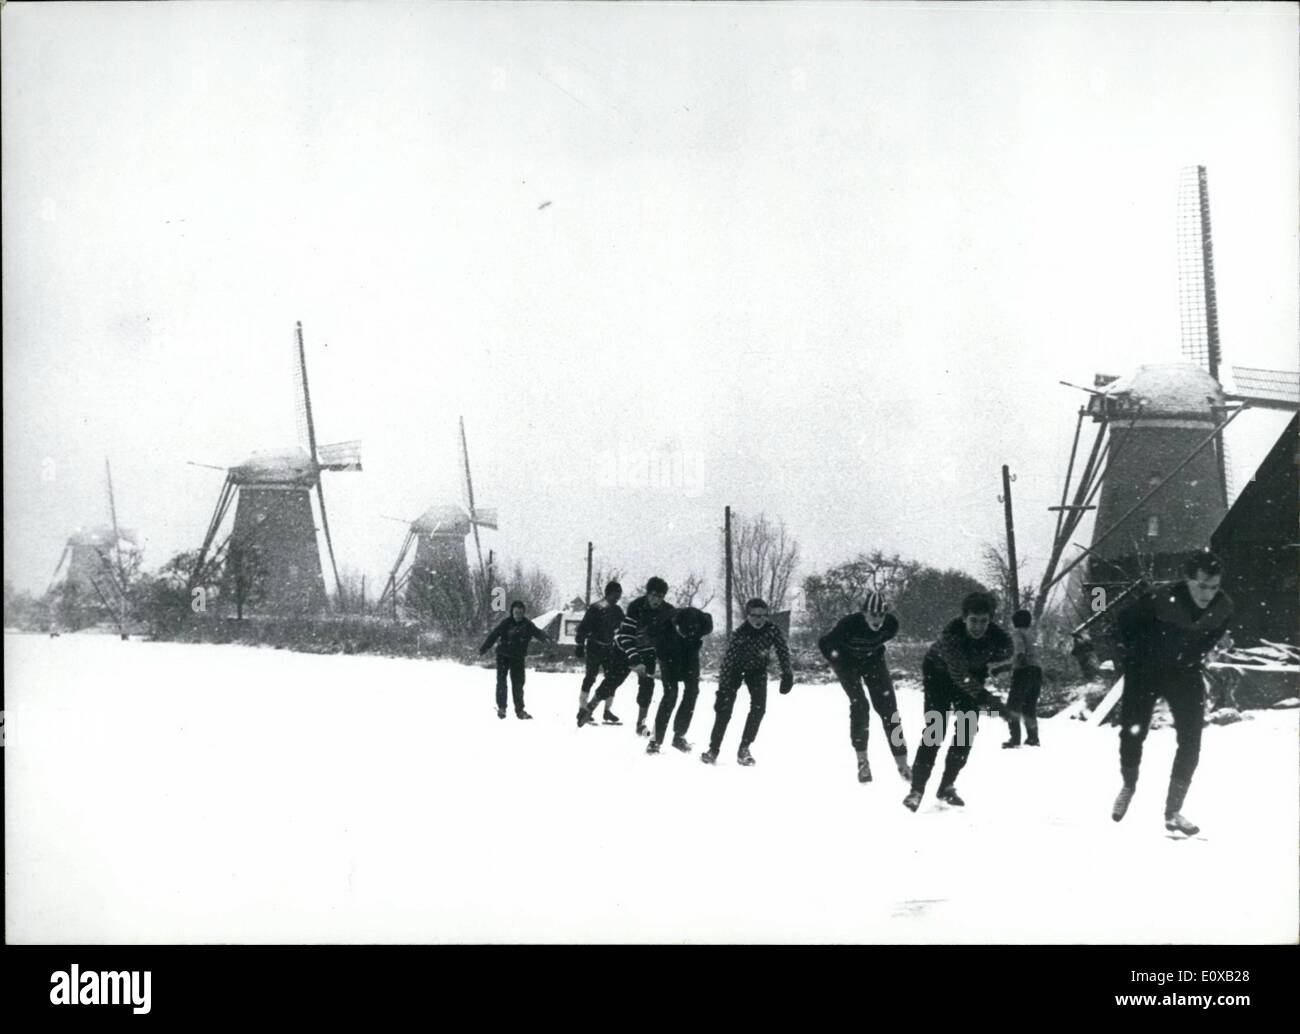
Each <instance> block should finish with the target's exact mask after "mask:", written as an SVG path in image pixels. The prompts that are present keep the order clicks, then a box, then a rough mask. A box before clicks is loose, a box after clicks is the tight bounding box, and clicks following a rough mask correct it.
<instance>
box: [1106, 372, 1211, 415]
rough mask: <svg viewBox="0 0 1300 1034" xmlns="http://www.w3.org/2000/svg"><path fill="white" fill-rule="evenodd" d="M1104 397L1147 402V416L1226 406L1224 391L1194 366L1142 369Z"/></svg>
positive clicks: (1121, 380)
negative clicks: (1122, 397)
mask: <svg viewBox="0 0 1300 1034" xmlns="http://www.w3.org/2000/svg"><path fill="white" fill-rule="evenodd" d="M1104 394H1106V395H1109V396H1117V395H1128V396H1129V397H1130V398H1133V399H1135V400H1136V399H1142V400H1145V405H1144V406H1143V412H1144V413H1192V412H1201V411H1206V412H1208V411H1209V409H1210V407H1211V406H1214V405H1221V404H1222V403H1223V389H1222V388H1220V387H1219V385H1218V382H1216V381H1215V379H1214V378H1213V377H1211V376H1210V374H1209V372H1208V371H1207V370H1203V369H1202V368H1201V367H1199V366H1197V365H1195V364H1194V363H1160V364H1155V365H1150V366H1139V367H1138V368H1137V369H1136V370H1134V371H1133V372H1132V373H1130V374H1128V375H1126V376H1124V377H1121V378H1119V379H1118V380H1116V381H1114V382H1112V383H1111V384H1108V385H1107V386H1106V389H1105V392H1104Z"/></svg>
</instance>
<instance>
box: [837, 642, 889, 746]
mask: <svg viewBox="0 0 1300 1034" xmlns="http://www.w3.org/2000/svg"><path fill="white" fill-rule="evenodd" d="M833 667H834V671H835V675H836V677H837V678H839V680H840V685H841V686H843V687H844V692H845V694H846V695H847V696H848V698H849V740H850V741H851V742H852V743H853V749H854V750H866V749H867V739H868V734H869V733H870V731H871V707H874V708H875V709H876V714H878V715H880V724H881V725H882V726H883V727H884V729H885V737H886V738H887V739H888V740H889V750H890V753H892V754H893V755H894V756H895V757H907V738H906V737H905V736H904V735H903V720H902V718H901V717H899V714H898V700H897V699H896V698H895V696H894V681H893V679H891V678H890V677H889V666H888V665H887V664H886V663H885V660H884V658H883V657H881V658H879V659H873V660H871V661H868V662H867V663H866V664H865V665H863V667H862V668H861V669H858V668H855V667H853V666H851V665H834V666H833ZM863 682H865V683H866V689H865V691H864V689H863ZM868 694H870V696H871V705H870V707H868V705H867V695H868Z"/></svg>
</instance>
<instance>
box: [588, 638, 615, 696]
mask: <svg viewBox="0 0 1300 1034" xmlns="http://www.w3.org/2000/svg"><path fill="white" fill-rule="evenodd" d="M611 652H612V648H611V647H608V646H606V645H604V644H603V643H593V642H592V641H591V640H590V639H588V640H587V648H586V661H587V670H586V673H585V674H584V675H583V676H582V699H583V700H586V699H587V694H588V693H590V692H591V687H592V686H594V685H595V684H596V676H598V675H599V674H600V673H601V672H602V671H604V672H605V673H606V674H608V673H609V655H610V653H611Z"/></svg>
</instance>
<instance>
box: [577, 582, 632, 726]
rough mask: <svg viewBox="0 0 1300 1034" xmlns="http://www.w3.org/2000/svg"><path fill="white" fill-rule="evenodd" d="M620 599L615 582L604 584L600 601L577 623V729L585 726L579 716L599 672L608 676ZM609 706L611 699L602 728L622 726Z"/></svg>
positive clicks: (620, 591) (620, 616) (620, 588)
mask: <svg viewBox="0 0 1300 1034" xmlns="http://www.w3.org/2000/svg"><path fill="white" fill-rule="evenodd" d="M622 598H623V586H621V585H619V584H618V582H615V581H611V582H609V583H608V584H606V586H605V597H604V599H600V600H597V601H596V602H595V603H593V604H592V605H591V606H590V607H588V608H587V613H585V614H583V615H582V621H580V622H579V623H578V630H577V631H576V632H575V633H574V634H573V638H574V640H575V641H576V643H577V645H576V646H575V647H574V651H573V653H574V656H575V657H578V658H579V659H585V660H586V662H587V672H586V674H585V675H583V677H582V689H581V690H579V692H578V727H579V728H581V727H582V726H583V725H584V724H585V723H584V721H583V717H582V716H583V714H584V713H585V712H586V710H587V695H588V694H589V693H590V692H591V687H592V686H594V685H595V684H596V676H597V675H599V674H600V673H601V672H604V673H605V674H606V675H608V674H609V665H610V658H611V657H612V655H613V651H614V633H615V632H616V631H618V626H619V625H621V624H622V623H623V608H622V607H620V606H619V605H618V601H619V600H620V599H622ZM613 702H614V700H613V697H612V696H611V697H608V698H607V699H606V700H605V724H606V725H622V724H623V723H622V722H620V721H619V719H618V715H616V714H614V712H613V711H612V710H610V706H609V705H610V704H612V703H613Z"/></svg>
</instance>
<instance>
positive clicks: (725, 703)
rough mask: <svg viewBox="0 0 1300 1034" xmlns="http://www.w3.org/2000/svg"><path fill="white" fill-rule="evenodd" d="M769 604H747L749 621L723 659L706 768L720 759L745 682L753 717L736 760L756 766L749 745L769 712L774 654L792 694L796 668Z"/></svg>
mask: <svg viewBox="0 0 1300 1034" xmlns="http://www.w3.org/2000/svg"><path fill="white" fill-rule="evenodd" d="M767 611H768V608H767V604H766V603H765V602H763V601H762V600H759V599H753V600H750V601H749V602H748V603H746V604H745V621H744V624H742V625H741V626H740V627H739V628H738V629H736V630H735V631H734V632H732V633H731V638H730V639H729V640H728V641H727V651H726V653H725V654H723V657H722V670H721V671H720V672H719V673H718V695H717V697H716V698H715V699H714V701H713V710H714V719H713V733H712V735H710V737H709V749H708V750H706V751H705V752H704V753H703V754H701V755H700V760H701V761H703V762H704V763H705V764H706V765H712V764H714V763H715V762H717V760H718V751H719V750H721V748H722V738H723V737H724V736H725V735H726V734H727V723H729V722H730V721H731V711H732V708H733V707H735V704H736V694H737V693H738V692H739V691H740V686H741V684H742V683H744V685H745V686H746V687H747V688H748V689H749V716H748V717H747V718H746V719H745V729H744V731H743V732H742V733H741V734H740V751H739V753H737V755H736V760H737V761H739V762H740V763H741V764H742V765H745V766H746V767H748V766H749V765H752V764H754V756H753V755H752V754H750V752H749V746H750V744H751V743H753V742H754V740H755V739H757V738H758V727H759V725H761V724H762V722H763V714H764V712H765V711H766V710H767V665H768V661H769V659H770V657H771V651H772V650H775V651H776V658H777V663H778V664H779V665H780V666H781V692H782V693H789V692H790V690H791V689H792V688H793V686H794V669H793V668H791V666H790V649H789V647H787V646H786V643H785V636H783V635H782V634H781V630H780V629H779V628H777V627H776V625H774V624H772V623H771V622H770V621H768V613H767Z"/></svg>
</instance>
